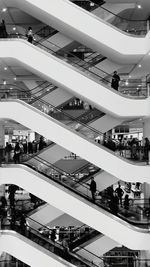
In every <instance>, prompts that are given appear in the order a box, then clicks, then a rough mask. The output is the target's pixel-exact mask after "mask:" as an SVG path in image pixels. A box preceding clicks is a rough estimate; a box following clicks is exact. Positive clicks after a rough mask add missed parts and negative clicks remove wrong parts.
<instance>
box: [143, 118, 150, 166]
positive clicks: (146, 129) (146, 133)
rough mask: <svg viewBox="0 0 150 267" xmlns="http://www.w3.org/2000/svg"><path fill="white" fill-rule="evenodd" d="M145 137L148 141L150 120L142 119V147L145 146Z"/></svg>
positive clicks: (149, 160)
mask: <svg viewBox="0 0 150 267" xmlns="http://www.w3.org/2000/svg"><path fill="white" fill-rule="evenodd" d="M146 137H147V138H148V139H149V141H150V118H147V119H144V122H143V145H145V138H146ZM147 164H150V151H148V161H147Z"/></svg>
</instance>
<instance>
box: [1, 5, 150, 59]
mask: <svg viewBox="0 0 150 267" xmlns="http://www.w3.org/2000/svg"><path fill="white" fill-rule="evenodd" d="M6 3H7V6H10V5H11V6H17V7H19V8H20V9H24V10H25V11H26V12H27V13H29V14H32V15H33V16H35V17H37V16H38V18H39V19H40V20H41V21H43V22H45V23H46V24H47V25H49V24H50V25H51V26H52V27H54V28H56V29H57V30H59V31H60V32H62V33H64V34H66V32H67V35H68V36H69V37H71V38H72V39H73V40H74V39H75V40H77V41H79V42H82V43H83V44H85V45H87V46H88V47H89V46H90V47H91V48H93V49H94V50H96V51H99V52H100V53H102V54H103V55H106V56H107V57H110V58H111V59H113V60H114V61H118V62H124V63H127V62H128V63H129V62H131V63H137V62H139V60H140V59H142V57H143V56H144V55H145V54H147V52H148V51H149V50H148V39H149V34H147V35H146V37H145V38H143V36H142V37H139V36H138V37H136V36H134V35H130V34H129V33H124V32H122V31H120V30H118V29H117V28H116V27H114V26H112V25H111V24H109V23H108V22H105V21H104V20H103V19H100V18H97V17H96V16H94V15H91V13H89V12H88V11H86V10H84V9H82V8H81V7H77V6H76V5H75V4H74V3H71V2H70V1H66V0H61V1H59V2H56V1H53V2H52V4H51V5H49V2H48V0H44V2H43V3H40V2H38V3H36V4H35V3H34V2H33V1H32V0H30V1H27V0H26V1H18V0H13V1H10V0H7V1H6ZM60 10H61V13H60ZM66 14H69V15H68V16H66ZM70 14H71V16H70ZM73 17H74V18H78V21H77V20H76V19H74V20H73V19H72V18H73ZM115 18H116V16H115ZM145 23H146V21H144V22H141V24H142V25H143V24H144V26H145ZM87 25H90V28H89V27H87ZM128 25H130V23H128ZM138 26H139V25H138ZM138 28H139V27H138ZM93 29H94V30H93ZM126 29H127V28H126ZM106 32H107V35H106ZM112 36H113V38H112ZM110 37H111V38H110ZM135 47H136V50H135Z"/></svg>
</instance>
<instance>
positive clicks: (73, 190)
mask: <svg viewBox="0 0 150 267" xmlns="http://www.w3.org/2000/svg"><path fill="white" fill-rule="evenodd" d="M23 165H26V166H27V167H29V168H31V169H33V170H35V168H34V167H33V166H31V165H30V164H29V163H28V162H27V163H23ZM36 171H37V172H39V173H41V174H42V175H43V174H44V176H46V177H48V179H51V180H53V181H54V182H56V183H58V184H60V185H62V186H63V187H65V188H67V189H69V190H71V191H72V192H74V193H75V194H77V195H79V196H81V197H82V198H83V199H86V200H88V201H90V202H91V203H93V201H92V198H89V196H88V195H86V194H85V193H83V192H82V193H81V192H80V191H78V190H77V188H76V187H75V188H73V187H71V186H70V185H68V184H66V183H65V182H62V181H60V180H58V179H56V178H55V177H52V176H51V175H47V174H45V173H43V172H42V171H41V170H36ZM69 178H70V179H72V177H71V176H69ZM79 185H81V186H82V187H84V188H85V189H86V190H88V191H90V189H89V188H90V185H89V184H87V183H84V182H80V181H79ZM96 193H97V194H98V195H99V193H100V191H98V190H97V191H96ZM94 204H95V205H96V206H98V207H100V208H102V209H103V210H105V211H106V212H108V213H110V210H109V209H108V208H107V207H105V206H104V205H102V204H101V203H94ZM114 216H115V217H116V216H117V218H118V217H119V218H120V219H121V220H122V219H123V220H124V221H126V222H127V223H128V224H131V225H134V226H135V225H137V224H138V225H143V224H144V225H146V226H149V223H148V222H146V223H145V222H144V223H142V222H137V221H136V222H134V221H133V220H130V219H128V218H126V217H124V216H123V215H121V214H117V215H114ZM136 228H137V229H140V231H141V230H143V229H142V228H139V227H136ZM143 231H144V232H146V233H147V232H148V233H149V228H148V229H146V228H145V229H144V230H143Z"/></svg>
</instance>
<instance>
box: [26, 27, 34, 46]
mask: <svg viewBox="0 0 150 267" xmlns="http://www.w3.org/2000/svg"><path fill="white" fill-rule="evenodd" d="M26 36H27V38H28V42H29V43H31V44H32V42H33V31H32V27H29V28H28V31H27V34H26Z"/></svg>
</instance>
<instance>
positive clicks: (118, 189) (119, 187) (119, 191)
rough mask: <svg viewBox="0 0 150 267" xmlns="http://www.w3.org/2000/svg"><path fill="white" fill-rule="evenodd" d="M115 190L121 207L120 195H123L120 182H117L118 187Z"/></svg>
mask: <svg viewBox="0 0 150 267" xmlns="http://www.w3.org/2000/svg"><path fill="white" fill-rule="evenodd" d="M115 192H116V193H117V196H118V198H119V202H120V206H121V207H122V197H123V194H124V191H123V190H122V188H121V185H120V183H118V187H117V188H116V190H115Z"/></svg>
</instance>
